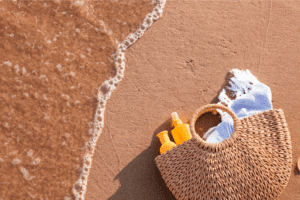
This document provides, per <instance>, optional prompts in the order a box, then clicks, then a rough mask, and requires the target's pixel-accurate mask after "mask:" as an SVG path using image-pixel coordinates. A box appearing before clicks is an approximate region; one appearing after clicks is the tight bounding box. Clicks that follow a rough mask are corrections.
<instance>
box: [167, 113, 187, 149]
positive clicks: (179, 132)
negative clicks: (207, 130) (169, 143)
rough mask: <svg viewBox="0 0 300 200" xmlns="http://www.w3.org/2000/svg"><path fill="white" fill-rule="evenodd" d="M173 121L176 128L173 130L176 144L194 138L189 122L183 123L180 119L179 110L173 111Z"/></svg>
mask: <svg viewBox="0 0 300 200" xmlns="http://www.w3.org/2000/svg"><path fill="white" fill-rule="evenodd" d="M172 121H173V125H174V129H173V130H172V131H171V133H172V135H173V138H174V140H175V143H176V145H178V144H182V143H183V142H184V141H187V140H189V139H191V138H192V135H191V132H190V126H189V125H188V124H183V123H182V121H181V120H180V119H179V117H178V114H177V112H173V113H172Z"/></svg>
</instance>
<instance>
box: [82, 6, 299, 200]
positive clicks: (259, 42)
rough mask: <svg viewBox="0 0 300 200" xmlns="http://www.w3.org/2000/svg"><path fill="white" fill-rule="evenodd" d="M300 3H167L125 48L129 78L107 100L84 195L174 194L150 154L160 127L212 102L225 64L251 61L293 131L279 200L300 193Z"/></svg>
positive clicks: (160, 199) (246, 65)
mask: <svg viewBox="0 0 300 200" xmlns="http://www.w3.org/2000/svg"><path fill="white" fill-rule="evenodd" d="M299 11H300V6H299V5H298V3H297V2H296V1H287V2H286V1H266V2H258V1H253V2H250V1H231V2H230V1H229V2H225V1H212V2H208V1H168V2H167V3H166V6H165V8H164V13H163V17H162V18H161V19H160V20H158V21H157V22H155V24H154V25H152V27H151V28H150V29H149V30H148V31H147V32H146V33H145V35H144V36H143V37H142V38H141V39H140V40H139V41H138V42H137V43H136V44H134V45H133V46H131V47H130V48H129V50H128V51H127V52H126V66H127V68H126V71H125V78H124V79H123V80H122V82H121V83H120V84H119V85H118V87H117V89H116V90H115V91H114V93H113V94H112V97H111V99H110V100H109V101H108V104H107V110H106V112H105V123H104V129H103V132H102V134H101V136H100V138H99V140H98V142H97V146H96V151H95V154H94V160H93V164H92V169H91V172H90V178H89V181H88V190H87V195H86V198H87V199H110V200H121V199H124V200H125V199H144V200H152V199H157V200H164V199H168V200H171V199H175V198H174V196H173V195H172V194H171V192H170V191H169V190H168V188H167V187H166V186H165V184H164V182H163V180H162V178H161V176H160V173H159V171H158V169H157V168H156V166H155V162H154V158H155V157H156V156H157V155H158V153H159V147H160V142H159V140H158V138H157V137H156V135H157V134H158V133H159V132H160V131H162V130H165V129H166V130H169V131H170V130H171V127H170V126H171V123H170V122H171V121H170V120H171V118H170V117H171V113H172V112H174V111H177V112H178V114H179V116H180V117H181V118H182V120H183V121H184V122H186V121H187V120H189V118H190V117H191V116H192V114H193V112H194V111H195V110H196V109H197V108H199V107H201V106H203V105H205V104H208V103H211V102H215V101H216V99H215V98H216V97H217V96H218V95H219V92H220V90H221V89H222V87H223V85H225V84H226V76H227V73H228V71H229V70H231V69H233V68H237V69H244V70H245V69H249V70H250V71H251V73H252V74H253V75H255V76H256V77H257V78H258V80H259V81H260V82H262V83H264V84H266V85H268V86H269V87H270V88H271V90H272V95H273V107H274V108H282V109H283V110H284V112H285V116H286V120H287V123H288V125H289V130H290V132H291V137H292V148H293V169H292V174H291V178H290V181H289V183H288V186H287V187H286V188H285V189H284V190H283V192H282V194H281V195H280V196H279V197H278V199H288V200H293V199H297V198H299V197H300V192H299V189H298V188H299V178H300V173H299V172H298V170H297V169H296V161H297V158H298V157H299V156H300V153H299V144H300V136H299V134H298V129H299V125H298V122H297V121H298V118H299V117H300V114H299V112H297V110H298V108H300V103H299V101H298V99H299V92H298V91H300V86H299V80H298V77H299V75H300V71H299V64H300V62H299V59H298V58H299V53H298V52H299V50H300V42H299V36H298V32H297V30H298V27H300V22H299V21H298V19H299V17H300V12H299Z"/></svg>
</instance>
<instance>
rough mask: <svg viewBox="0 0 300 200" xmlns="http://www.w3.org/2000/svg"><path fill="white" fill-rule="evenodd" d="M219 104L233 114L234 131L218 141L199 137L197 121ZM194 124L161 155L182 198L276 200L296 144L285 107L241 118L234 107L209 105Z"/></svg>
mask: <svg viewBox="0 0 300 200" xmlns="http://www.w3.org/2000/svg"><path fill="white" fill-rule="evenodd" d="M216 109H220V110H223V111H226V112H227V113H229V114H230V116H231V117H232V119H233V122H234V132H233V133H232V135H231V137H230V138H228V139H225V140H224V141H222V142H220V143H216V144H213V143H208V142H206V141H204V140H203V139H202V138H201V137H199V136H198V134H197V133H196V131H195V122H196V120H197V119H198V117H199V116H200V115H202V114H204V113H206V112H211V111H215V110H216ZM190 129H191V134H192V139H190V140H188V141H186V142H184V143H182V144H180V145H178V146H176V147H173V148H172V149H171V150H169V151H167V152H166V153H164V154H162V155H159V156H157V157H156V158H155V162H156V165H157V167H158V169H159V171H160V172H161V175H162V177H163V179H164V181H165V183H166V185H167V186H168V187H169V189H170V190H171V192H172V193H173V195H174V196H175V197H176V199H178V200H196V199H197V200H199V199H218V200H220V199H226V200H227V199H273V198H275V197H277V196H278V195H279V194H280V193H281V191H282V190H283V188H284V187H285V186H286V185H287V183H288V180H289V178H290V174H291V170H292V147H291V138H290V133H289V130H288V127H287V123H286V120H285V117H284V113H283V111H282V110H281V109H274V110H269V111H264V112H262V113H259V114H255V115H252V116H249V117H245V118H243V119H241V120H240V119H239V118H238V117H237V116H236V114H235V113H234V112H233V111H231V110H230V109H229V108H228V107H226V106H223V105H219V104H209V105H206V106H204V107H201V108H200V109H198V110H197V111H196V113H195V114H194V115H193V117H192V119H191V122H190Z"/></svg>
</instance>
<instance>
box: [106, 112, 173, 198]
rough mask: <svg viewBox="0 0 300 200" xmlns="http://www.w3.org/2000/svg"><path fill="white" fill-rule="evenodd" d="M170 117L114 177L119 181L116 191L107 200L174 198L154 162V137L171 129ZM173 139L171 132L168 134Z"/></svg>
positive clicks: (157, 146) (158, 144) (155, 141)
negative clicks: (146, 146) (119, 184)
mask: <svg viewBox="0 0 300 200" xmlns="http://www.w3.org/2000/svg"><path fill="white" fill-rule="evenodd" d="M171 129H172V127H171V118H170V119H168V120H166V121H165V122H164V123H163V124H162V125H161V126H159V127H158V128H157V129H156V130H155V131H154V132H153V137H152V142H151V145H150V146H149V147H148V148H147V149H146V150H144V151H143V152H142V153H141V154H140V155H138V156H137V157H136V158H135V159H134V160H133V161H131V162H130V163H129V164H128V165H127V166H126V167H125V168H124V169H123V170H122V171H121V172H120V173H119V174H118V175H117V176H116V177H115V179H119V180H120V183H121V187H120V188H119V189H118V191H117V192H116V193H115V194H114V195H113V196H111V197H110V198H108V199H109V200H129V199H133V200H135V199H142V200H153V199H155V200H176V199H175V197H174V196H173V194H172V193H171V192H170V190H169V189H168V188H167V186H166V184H165V182H164V181H163V179H162V177H161V174H160V172H159V170H158V169H157V167H156V164H155V161H154V159H155V157H156V156H158V155H159V148H160V145H161V144H160V141H159V139H158V138H157V137H156V135H157V134H158V133H160V132H161V131H164V130H168V131H169V133H170V131H171ZM169 136H170V138H171V140H173V138H172V136H171V134H169Z"/></svg>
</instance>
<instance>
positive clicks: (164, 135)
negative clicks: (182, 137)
mask: <svg viewBox="0 0 300 200" xmlns="http://www.w3.org/2000/svg"><path fill="white" fill-rule="evenodd" d="M157 137H158V138H159V140H160V142H161V144H162V145H161V147H160V154H163V153H166V151H168V150H171V149H172V148H173V147H175V146H176V144H175V143H174V142H171V140H170V138H169V136H168V131H162V132H160V133H159V134H158V135H157Z"/></svg>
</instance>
